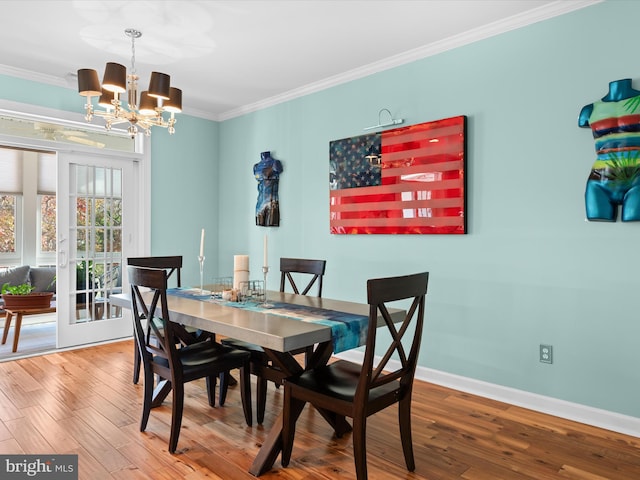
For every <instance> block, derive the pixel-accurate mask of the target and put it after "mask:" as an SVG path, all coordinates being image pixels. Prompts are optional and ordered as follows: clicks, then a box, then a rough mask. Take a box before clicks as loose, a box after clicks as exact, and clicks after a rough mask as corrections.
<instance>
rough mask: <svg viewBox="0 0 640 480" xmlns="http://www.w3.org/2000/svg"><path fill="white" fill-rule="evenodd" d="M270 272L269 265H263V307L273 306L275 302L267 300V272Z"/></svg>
mask: <svg viewBox="0 0 640 480" xmlns="http://www.w3.org/2000/svg"><path fill="white" fill-rule="evenodd" d="M268 273H269V267H268V266H266V265H265V266H264V267H262V274H263V275H264V301H263V302H262V303H261V304H260V306H261V307H263V308H271V307H273V303H269V300H267V274H268Z"/></svg>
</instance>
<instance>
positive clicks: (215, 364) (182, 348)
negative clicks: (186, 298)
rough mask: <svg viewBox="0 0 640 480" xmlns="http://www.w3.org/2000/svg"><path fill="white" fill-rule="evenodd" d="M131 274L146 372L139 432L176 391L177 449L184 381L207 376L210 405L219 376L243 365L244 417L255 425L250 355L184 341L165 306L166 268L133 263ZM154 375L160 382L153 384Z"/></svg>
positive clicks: (172, 442) (172, 440) (173, 441)
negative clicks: (154, 412)
mask: <svg viewBox="0 0 640 480" xmlns="http://www.w3.org/2000/svg"><path fill="white" fill-rule="evenodd" d="M127 275H128V278H129V283H130V285H131V310H132V312H133V323H134V332H135V339H136V344H137V345H138V349H139V351H140V353H141V357H142V366H143V371H144V399H143V405H142V419H141V421H140V431H141V432H143V431H145V429H146V427H147V422H148V420H149V415H150V412H151V409H152V408H153V407H156V406H159V405H160V404H161V403H162V402H163V400H164V399H165V398H166V397H167V395H168V394H169V392H170V391H172V392H173V396H172V409H171V433H170V436H169V452H171V453H175V451H176V447H177V445H178V437H179V435H180V426H181V424H182V412H183V409H184V385H185V383H187V382H191V381H194V380H198V379H201V378H205V379H206V385H207V394H208V400H209V405H211V406H212V407H213V406H215V387H216V379H217V378H218V376H220V374H223V373H224V372H228V371H229V370H232V369H235V368H238V369H240V385H241V387H240V395H241V398H242V407H243V411H244V418H245V421H246V423H247V425H249V426H251V423H252V413H251V382H250V368H251V367H250V363H249V362H250V358H251V355H250V353H249V352H247V351H244V350H238V349H233V348H230V347H227V346H225V345H221V344H220V343H216V342H214V341H212V340H211V339H207V340H203V341H201V342H196V343H191V344H188V345H185V344H184V343H183V342H182V341H181V339H180V336H181V329H180V327H181V326H180V325H179V324H177V323H175V322H172V321H171V319H170V316H169V310H168V308H167V278H168V274H167V271H166V270H163V269H159V268H147V267H135V266H131V265H129V266H128V267H127ZM155 376H157V378H158V384H157V385H156V386H155V388H154V385H155V381H154V377H155ZM223 382H225V375H222V376H221V385H220V387H221V389H222V388H223V386H224V385H223Z"/></svg>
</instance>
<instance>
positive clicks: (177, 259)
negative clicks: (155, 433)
mask: <svg viewBox="0 0 640 480" xmlns="http://www.w3.org/2000/svg"><path fill="white" fill-rule="evenodd" d="M127 265H133V266H134V267H147V268H162V269H164V270H166V271H167V278H171V277H172V276H173V275H174V274H175V277H174V278H175V280H176V281H175V286H176V287H181V286H182V279H181V278H180V270H181V269H182V255H173V256H164V257H129V258H127ZM133 350H134V353H133V383H138V381H139V380H140V362H141V357H140V350H138V344H137V343H134V346H133Z"/></svg>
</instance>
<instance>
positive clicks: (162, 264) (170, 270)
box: [127, 255, 182, 287]
mask: <svg viewBox="0 0 640 480" xmlns="http://www.w3.org/2000/svg"><path fill="white" fill-rule="evenodd" d="M127 264H128V265H133V266H135V267H148V268H163V269H165V270H167V278H171V276H172V275H173V274H174V272H175V275H176V277H175V278H176V286H177V287H181V286H182V280H181V278H180V269H181V268H182V255H176V256H170V257H129V258H127Z"/></svg>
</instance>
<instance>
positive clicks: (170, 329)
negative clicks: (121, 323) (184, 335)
mask: <svg viewBox="0 0 640 480" xmlns="http://www.w3.org/2000/svg"><path fill="white" fill-rule="evenodd" d="M127 276H128V278H129V284H130V285H131V311H132V313H133V327H134V334H135V338H136V343H137V345H138V349H139V351H140V352H141V354H142V360H143V363H144V364H145V368H149V367H150V366H151V365H152V364H154V366H155V367H156V368H157V367H158V366H160V367H161V366H163V364H164V363H166V365H165V367H166V374H165V377H164V378H171V377H170V376H168V375H169V368H176V367H179V366H180V362H179V361H178V360H177V358H178V357H177V353H176V344H178V343H179V334H178V333H177V332H176V331H175V326H176V324H174V323H173V322H171V321H170V318H169V311H168V309H167V279H168V277H169V275H168V273H167V271H166V270H165V269H162V268H147V267H137V266H132V265H129V266H127ZM154 357H161V358H163V359H165V360H166V362H158V361H154Z"/></svg>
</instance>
